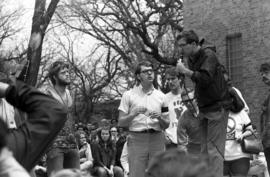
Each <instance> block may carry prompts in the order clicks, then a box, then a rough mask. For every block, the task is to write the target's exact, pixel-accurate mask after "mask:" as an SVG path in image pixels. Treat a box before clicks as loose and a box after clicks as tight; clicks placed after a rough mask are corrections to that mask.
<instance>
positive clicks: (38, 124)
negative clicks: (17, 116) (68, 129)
mask: <svg viewBox="0 0 270 177" xmlns="http://www.w3.org/2000/svg"><path fill="white" fill-rule="evenodd" d="M6 100H7V101H8V102H9V103H10V104H11V105H13V106H14V107H16V108H18V109H20V110H22V111H24V112H26V113H27V120H26V121H25V122H23V123H22V125H21V126H20V127H18V129H16V130H11V131H10V132H9V134H8V139H7V140H8V144H7V146H8V148H9V149H10V150H11V151H12V152H13V155H14V157H15V158H16V160H17V161H18V162H19V163H20V164H21V165H22V166H23V167H24V168H26V170H28V171H29V170H31V169H32V168H33V167H34V166H35V165H36V163H37V162H38V160H39V159H40V158H41V156H42V155H43V154H44V153H45V151H46V149H47V148H48V146H49V145H50V143H51V142H52V141H53V139H54V138H55V137H56V135H57V133H58V132H59V131H60V130H61V128H62V127H63V125H64V123H65V121H66V115H67V110H66V109H65V108H64V107H63V106H62V105H61V104H59V103H58V101H56V100H54V99H53V98H51V97H50V96H47V95H45V94H43V93H41V92H40V91H38V90H37V89H35V88H33V87H30V86H27V85H26V84H24V83H22V82H16V83H14V84H12V85H10V86H9V88H8V89H7V92H6Z"/></svg>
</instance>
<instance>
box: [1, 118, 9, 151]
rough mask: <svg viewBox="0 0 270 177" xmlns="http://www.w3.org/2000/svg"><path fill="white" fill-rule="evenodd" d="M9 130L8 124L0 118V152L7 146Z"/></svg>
mask: <svg viewBox="0 0 270 177" xmlns="http://www.w3.org/2000/svg"><path fill="white" fill-rule="evenodd" d="M7 134H8V128H7V125H6V123H5V122H4V121H3V119H2V118H0V151H1V150H2V149H3V148H4V147H5V146H6V145H7V139H6V138H7Z"/></svg>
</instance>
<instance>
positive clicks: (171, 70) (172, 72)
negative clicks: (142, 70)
mask: <svg viewBox="0 0 270 177" xmlns="http://www.w3.org/2000/svg"><path fill="white" fill-rule="evenodd" d="M165 75H170V76H176V77H177V78H178V79H184V77H185V75H184V74H182V73H180V72H178V71H177V70H176V67H170V68H168V69H166V71H165Z"/></svg>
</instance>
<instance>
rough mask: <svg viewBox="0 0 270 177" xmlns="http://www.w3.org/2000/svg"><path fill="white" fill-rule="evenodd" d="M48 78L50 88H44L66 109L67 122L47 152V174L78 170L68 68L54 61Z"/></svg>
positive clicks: (78, 158)
mask: <svg viewBox="0 0 270 177" xmlns="http://www.w3.org/2000/svg"><path fill="white" fill-rule="evenodd" d="M48 76H49V78H50V81H51V83H52V86H49V87H47V88H45V93H47V94H48V95H51V96H52V97H53V98H55V99H56V100H58V101H59V102H60V103H61V104H63V105H64V106H65V107H66V108H67V109H68V111H69V112H68V116H67V121H66V123H65V125H64V127H63V128H62V130H61V131H60V132H59V134H58V136H57V137H56V139H55V140H54V142H53V144H52V146H51V147H50V148H49V150H48V152H47V173H48V176H50V175H51V174H52V172H53V173H54V172H57V171H59V170H61V169H63V168H77V169H79V168H80V161H79V160H80V156H79V150H78V147H77V144H76V139H75V136H74V127H73V125H74V124H75V123H74V119H73V117H72V115H71V107H72V103H73V101H72V98H71V94H70V92H69V90H68V89H67V86H68V85H69V84H70V76H69V66H68V65H67V64H66V63H64V62H62V61H56V62H54V63H53V64H52V66H51V68H50V70H49V73H48Z"/></svg>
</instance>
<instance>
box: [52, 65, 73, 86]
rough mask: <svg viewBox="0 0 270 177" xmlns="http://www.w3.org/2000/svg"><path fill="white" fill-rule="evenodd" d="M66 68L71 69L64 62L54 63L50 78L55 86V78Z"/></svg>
mask: <svg viewBox="0 0 270 177" xmlns="http://www.w3.org/2000/svg"><path fill="white" fill-rule="evenodd" d="M64 68H69V65H68V64H67V63H65V62H63V61H56V62H54V63H53V64H52V65H51V67H50V69H49V72H48V77H49V78H50V80H51V82H52V84H53V85H55V79H54V76H56V75H57V74H58V73H59V71H60V70H62V69H64Z"/></svg>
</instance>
